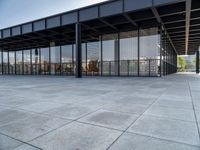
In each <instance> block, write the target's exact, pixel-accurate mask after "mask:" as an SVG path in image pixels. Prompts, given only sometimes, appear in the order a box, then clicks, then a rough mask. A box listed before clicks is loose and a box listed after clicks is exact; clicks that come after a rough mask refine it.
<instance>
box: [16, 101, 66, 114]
mask: <svg viewBox="0 0 200 150" xmlns="http://www.w3.org/2000/svg"><path fill="white" fill-rule="evenodd" d="M61 106H63V104H59V103H51V102H38V103H34V104H28V105H24V106H20V107H18V108H20V109H23V110H26V111H30V112H37V113H42V112H45V111H48V110H51V109H53V108H58V107H61Z"/></svg>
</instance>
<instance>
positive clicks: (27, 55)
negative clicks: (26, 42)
mask: <svg viewBox="0 0 200 150" xmlns="http://www.w3.org/2000/svg"><path fill="white" fill-rule="evenodd" d="M30 53H31V51H30V50H25V51H24V74H27V75H28V74H31V54H30Z"/></svg>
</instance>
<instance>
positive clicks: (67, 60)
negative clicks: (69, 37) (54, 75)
mask: <svg viewBox="0 0 200 150" xmlns="http://www.w3.org/2000/svg"><path fill="white" fill-rule="evenodd" d="M61 56H62V58H61V61H62V74H63V75H73V74H74V64H73V59H72V58H73V49H72V45H64V46H62V47H61Z"/></svg>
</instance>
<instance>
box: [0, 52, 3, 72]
mask: <svg viewBox="0 0 200 150" xmlns="http://www.w3.org/2000/svg"><path fill="white" fill-rule="evenodd" d="M2 58H3V56H2V51H1V49H0V74H2V73H3V69H2V68H3V67H2V65H3V64H2Z"/></svg>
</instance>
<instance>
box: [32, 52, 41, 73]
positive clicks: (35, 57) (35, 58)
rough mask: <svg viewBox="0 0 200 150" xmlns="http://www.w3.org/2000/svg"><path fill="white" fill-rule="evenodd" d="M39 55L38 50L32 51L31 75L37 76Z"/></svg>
mask: <svg viewBox="0 0 200 150" xmlns="http://www.w3.org/2000/svg"><path fill="white" fill-rule="evenodd" d="M39 55H40V53H39V49H32V74H33V75H37V74H39V68H40V65H39V64H40V56H39Z"/></svg>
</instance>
